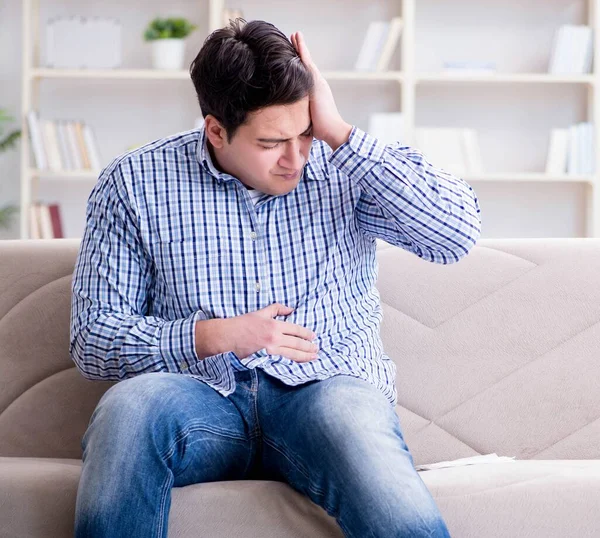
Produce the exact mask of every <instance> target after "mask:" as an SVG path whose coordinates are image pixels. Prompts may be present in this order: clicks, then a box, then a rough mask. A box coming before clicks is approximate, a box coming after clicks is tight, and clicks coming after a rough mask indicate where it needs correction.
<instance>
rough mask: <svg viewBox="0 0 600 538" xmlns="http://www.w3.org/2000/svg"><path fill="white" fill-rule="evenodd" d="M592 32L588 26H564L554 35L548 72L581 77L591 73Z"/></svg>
mask: <svg viewBox="0 0 600 538" xmlns="http://www.w3.org/2000/svg"><path fill="white" fill-rule="evenodd" d="M593 49H594V45H593V30H592V28H590V27H589V26H583V25H574V24H564V25H562V26H561V27H560V28H559V29H558V30H557V31H556V33H555V36H554V40H553V43H552V50H551V55H550V62H549V66H548V72H549V73H551V74H553V75H583V74H588V73H590V72H591V68H592V61H593Z"/></svg>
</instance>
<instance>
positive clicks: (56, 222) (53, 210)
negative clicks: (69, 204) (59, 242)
mask: <svg viewBox="0 0 600 538" xmlns="http://www.w3.org/2000/svg"><path fill="white" fill-rule="evenodd" d="M47 211H48V215H49V217H50V222H51V224H52V237H53V238H63V237H64V234H63V225H62V217H61V213H60V206H59V205H58V204H48V205H47Z"/></svg>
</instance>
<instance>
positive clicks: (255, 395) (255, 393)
mask: <svg viewBox="0 0 600 538" xmlns="http://www.w3.org/2000/svg"><path fill="white" fill-rule="evenodd" d="M252 372H253V374H255V377H254V376H253V377H252V389H254V390H253V393H252V395H251V398H252V405H253V407H254V419H255V421H256V427H255V431H253V432H252V433H253V434H254V433H255V434H256V437H258V440H259V443H260V439H261V437H262V428H261V426H260V420H259V418H258V375H256V370H252ZM253 437H254V435H253Z"/></svg>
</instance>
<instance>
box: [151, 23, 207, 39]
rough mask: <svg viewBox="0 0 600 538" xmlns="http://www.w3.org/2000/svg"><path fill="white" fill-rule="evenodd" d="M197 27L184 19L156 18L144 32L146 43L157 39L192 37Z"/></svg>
mask: <svg viewBox="0 0 600 538" xmlns="http://www.w3.org/2000/svg"><path fill="white" fill-rule="evenodd" d="M196 28H197V26H196V25H195V24H192V23H191V22H190V21H188V20H187V19H184V18H183V17H169V18H166V19H160V18H156V19H154V20H153V21H152V22H150V24H148V26H147V27H146V30H145V32H144V39H145V40H146V41H154V40H156V39H183V38H185V37H187V36H188V35H190V34H191V33H192V32H193V31H194V30H195V29H196Z"/></svg>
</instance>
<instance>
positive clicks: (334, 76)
mask: <svg viewBox="0 0 600 538" xmlns="http://www.w3.org/2000/svg"><path fill="white" fill-rule="evenodd" d="M322 74H323V76H324V77H325V78H326V79H327V80H358V81H367V80H396V81H398V82H401V81H402V80H403V78H404V75H403V73H402V72H401V71H322Z"/></svg>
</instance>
